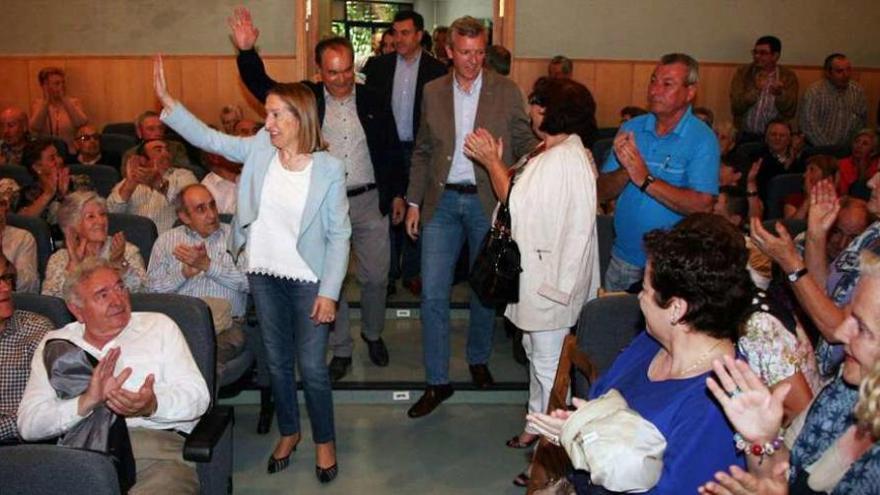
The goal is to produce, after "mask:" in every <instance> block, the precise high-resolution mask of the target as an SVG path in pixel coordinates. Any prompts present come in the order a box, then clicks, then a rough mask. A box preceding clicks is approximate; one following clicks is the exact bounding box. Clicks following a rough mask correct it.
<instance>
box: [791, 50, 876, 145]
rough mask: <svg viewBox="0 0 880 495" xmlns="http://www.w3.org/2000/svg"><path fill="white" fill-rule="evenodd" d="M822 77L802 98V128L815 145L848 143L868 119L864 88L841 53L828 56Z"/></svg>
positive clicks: (800, 116) (809, 140)
mask: <svg viewBox="0 0 880 495" xmlns="http://www.w3.org/2000/svg"><path fill="white" fill-rule="evenodd" d="M823 69H824V71H823V76H824V77H823V78H822V79H821V80H819V81H816V82H814V83H813V84H811V85H810V87H809V88H807V91H806V92H805V93H804V97H803V99H802V100H801V111H800V114H799V120H800V125H801V131H803V133H804V136H806V137H807V141H808V142H809V143H810V144H812V145H813V146H849V144H850V142H851V141H852V139H853V138H854V137H855V135H856V133H857V132H859V131H860V130H861V129H863V128H864V127H865V125H866V124H867V122H868V102H867V100H865V91H864V90H863V89H862V87H861V86H859V84H858V83H856V82H855V81H853V80H852V63H851V62H850V61H849V59H848V58H846V55H844V54H842V53H832V54H831V55H828V56H827V57H825V63H824V64H823Z"/></svg>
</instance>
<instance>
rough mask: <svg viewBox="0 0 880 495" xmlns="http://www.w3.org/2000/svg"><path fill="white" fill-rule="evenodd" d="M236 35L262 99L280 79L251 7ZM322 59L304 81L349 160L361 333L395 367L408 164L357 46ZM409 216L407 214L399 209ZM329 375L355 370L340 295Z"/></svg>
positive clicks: (246, 73) (337, 46)
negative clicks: (398, 239)
mask: <svg viewBox="0 0 880 495" xmlns="http://www.w3.org/2000/svg"><path fill="white" fill-rule="evenodd" d="M230 24H231V27H232V34H233V36H232V38H233V40H234V42H235V45H236V47H237V48H238V49H239V54H238V60H237V62H238V69H239V74H240V75H241V78H242V81H243V82H244V83H245V85H246V86H247V88H248V90H249V91H250V92H251V93H252V94H253V95H254V96H255V97H256V98H257V99H259V100H260V101H265V98H266V92H267V91H268V90H269V89H270V88H272V86H274V85H275V84H276V82H275V81H274V80H272V78H270V77H269V76H268V75H267V74H266V69H265V66H264V65H263V61H262V60H261V59H260V56H259V55H258V54H257V53H256V51H255V50H254V44H255V43H256V40H257V36H258V34H259V31H258V30H257V29H256V28H255V27H254V25H253V23H252V22H251V19H250V16H249V15H248V14H247V11H246V10H244V9H242V10H238V11H236V15H235V17H234V18H233V19H232V21H231V23H230ZM315 61H316V63H317V64H318V67H319V69H320V72H321V79H322V81H323V82H321V83H314V82H311V81H302V82H303V84H306V85H307V86H309V87H310V88H311V89H312V91H313V92H314V94H315V98H316V100H317V105H318V118H319V120H320V121H321V129H322V132H323V135H324V139H325V140H326V141H327V142H328V144H329V151H330V154H331V155H334V156H335V157H336V158H338V159H339V160H341V161H342V162H343V163H345V166H346V187H347V190H348V192H347V194H348V200H349V202H350V203H351V208H350V210H349V211H350V215H351V224H352V250H353V252H354V255H355V258H356V260H357V270H356V276H357V279H358V282H359V283H360V284H361V314H362V318H363V326H362V328H363V330H362V332H361V338H363V340H364V341H365V342H366V344H367V348H368V351H369V356H370V360H371V361H372V362H373V364H375V365H376V366H387V365H388V349H387V348H386V346H385V342H384V341H383V340H382V337H381V335H382V331H383V329H384V325H385V303H386V292H387V285H388V268H389V263H390V247H389V232H388V228H389V222H388V219H387V218H386V215H387V214H388V213H389V212H390V211H391V205H392V201H393V200H395V199H397V200H398V202H403V197H404V194H405V191H406V175H405V169H404V167H403V166H402V164H401V163H400V154H399V153H398V152H397V151H398V149H399V147H400V143H399V141H398V139H397V135H396V134H395V133H393V132H388V131H389V130H390V129H392V128H393V120H392V116H391V114H390V113H389V112H387V111H386V110H385V109H384V106H383V101H382V97H381V96H380V95H378V94H377V93H375V92H373V91H372V90H370V89H369V88H367V87H365V86H362V85H356V84H355V81H354V51H353V49H352V46H351V43H350V42H349V41H348V40H347V39H345V38H341V37H334V38H328V39H325V40H323V41H321V42H320V43H318V45H317V46H316V47H315ZM399 216H402V212H401V213H399ZM329 345H330V348H331V349H332V350H333V359H332V360H331V361H330V376H331V378H332V379H333V380H334V381H337V380H339V379H340V378H342V377H343V376H344V375H345V374H346V373H347V372H348V370H349V368H350V367H351V355H352V347H353V342H352V338H351V334H350V331H349V321H348V305H347V303H346V302H345V299H344V298H343V299H340V311H339V316H338V318H337V321H336V323H335V326H334V329H333V332H332V333H331V334H330V342H329Z"/></svg>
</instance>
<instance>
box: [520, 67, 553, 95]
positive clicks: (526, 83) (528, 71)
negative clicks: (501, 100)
mask: <svg viewBox="0 0 880 495" xmlns="http://www.w3.org/2000/svg"><path fill="white" fill-rule="evenodd" d="M547 62H548V61H547V60H545V59H520V60H516V61H515V62H514V63H513V65H514V68H515V70H512V71H511V77H512V78H513V81H514V82H515V83H516V84H517V85H518V86H519V87H520V89H522V91H523V94H525V95H527V94H529V91H530V90H531V89H532V85H534V84H535V80H537V79H538V78H539V77H541V76H546V75H547Z"/></svg>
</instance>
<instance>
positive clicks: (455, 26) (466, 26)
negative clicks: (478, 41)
mask: <svg viewBox="0 0 880 495" xmlns="http://www.w3.org/2000/svg"><path fill="white" fill-rule="evenodd" d="M449 32H450V33H452V34H457V35H459V36H467V37H468V38H476V37H477V36H484V35H485V34H486V26H484V25H483V23H482V22H480V21H478V20H477V19H475V18H473V17H471V16H469V15H466V16H464V17H459V18H458V19H456V20H455V21H453V22H452V25H451V26H449ZM452 38H453V36H449V37H447V38H446V44H447V45H449V46H452Z"/></svg>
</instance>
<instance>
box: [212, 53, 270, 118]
mask: <svg viewBox="0 0 880 495" xmlns="http://www.w3.org/2000/svg"><path fill="white" fill-rule="evenodd" d="M217 94H218V101H217V112H215V113H216V114H217V115H215V116H214V117H213V118H214V122H215V123H216V124H217V125H219V124H220V113H219V112H220V108H221V107H223V106H224V105H233V104H234V105H238V106H240V107H241V108H242V109H243V110H244V116H245V118H248V119H252V120H263V117H262V114H261V112H262V106H263V105H262V104H261V103H260V102H258V101H257V99H256V98H254V97H253V96H251V95H250V93H249V92H248V90H247V88H246V87H245V86H244V83H242V82H241V78H240V77H238V66H237V65H236V63H235V59H234V58H221V59H217Z"/></svg>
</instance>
